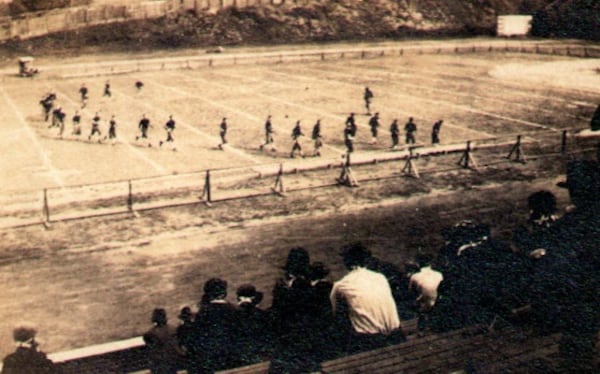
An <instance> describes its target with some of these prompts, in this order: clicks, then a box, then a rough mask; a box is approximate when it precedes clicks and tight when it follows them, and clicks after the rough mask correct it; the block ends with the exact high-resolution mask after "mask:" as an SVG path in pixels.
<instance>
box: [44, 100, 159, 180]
mask: <svg viewBox="0 0 600 374" xmlns="http://www.w3.org/2000/svg"><path fill="white" fill-rule="evenodd" d="M53 91H54V92H56V93H60V95H61V97H65V99H66V100H67V101H69V102H71V103H72V104H75V106H76V107H80V106H81V105H80V104H79V103H78V102H76V101H75V100H73V99H71V98H70V97H69V95H67V94H65V93H64V92H62V91H59V90H56V89H53ZM79 110H80V111H81V112H82V113H87V114H88V116H89V117H90V118H91V117H93V116H92V114H91V112H90V111H89V110H88V109H84V108H80V109H79ZM82 136H84V135H82ZM117 139H119V140H121V139H122V138H121V137H119V136H118V135H117ZM120 144H123V145H125V147H127V150H128V151H130V152H131V153H133V154H135V155H136V156H137V157H139V158H140V159H141V160H142V161H145V162H146V163H147V164H148V165H150V166H152V167H153V168H154V170H156V172H158V173H161V174H167V173H168V171H167V169H166V168H164V167H163V166H162V165H160V164H159V163H157V162H155V161H154V160H152V159H150V158H149V157H148V156H146V155H145V154H144V153H143V152H142V151H140V150H139V149H135V147H134V146H132V145H131V144H129V143H128V142H127V141H121V142H120Z"/></svg>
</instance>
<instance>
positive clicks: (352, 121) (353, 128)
mask: <svg viewBox="0 0 600 374" xmlns="http://www.w3.org/2000/svg"><path fill="white" fill-rule="evenodd" d="M346 126H350V131H351V135H352V137H355V136H356V130H357V127H356V120H355V119H354V113H350V115H349V116H348V118H346Z"/></svg>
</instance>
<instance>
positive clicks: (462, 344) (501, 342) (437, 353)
mask: <svg viewBox="0 0 600 374" xmlns="http://www.w3.org/2000/svg"><path fill="white" fill-rule="evenodd" d="M410 322H411V323H413V324H414V325H415V330H416V321H414V320H413V321H410ZM559 338H560V334H553V335H548V336H532V335H530V334H526V333H524V332H523V331H522V330H520V329H515V328H512V327H505V328H503V329H501V330H499V331H488V330H487V328H485V327H482V326H470V327H466V328H463V329H459V330H454V331H450V332H446V333H441V334H435V333H429V334H426V335H424V336H417V335H416V334H415V333H414V331H413V333H411V332H409V333H408V340H407V342H405V343H401V344H397V345H393V346H389V347H384V348H379V349H376V350H372V351H367V352H361V353H357V354H354V355H350V356H346V357H341V358H337V359H334V360H330V361H326V362H324V363H323V364H322V371H321V372H322V373H327V374H329V373H340V374H341V373H378V374H379V373H382V374H385V373H390V374H392V373H411V374H412V373H451V372H466V371H470V370H474V371H475V372H480V373H499V372H519V371H523V370H520V369H522V368H523V367H527V366H528V365H530V363H532V362H534V361H535V364H536V365H537V366H538V367H540V365H541V367H543V369H540V370H541V371H540V372H543V371H545V370H549V368H553V366H554V365H555V364H556V362H557V361H556V359H555V358H556V356H557V354H558V340H559ZM268 369H269V362H260V363H257V364H254V365H249V366H244V367H239V368H235V369H230V370H224V371H220V372H219V373H220V374H250V373H257V374H260V373H268Z"/></svg>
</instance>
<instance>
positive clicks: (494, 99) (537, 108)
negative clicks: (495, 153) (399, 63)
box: [341, 64, 580, 119]
mask: <svg viewBox="0 0 600 374" xmlns="http://www.w3.org/2000/svg"><path fill="white" fill-rule="evenodd" d="M353 66H357V67H359V68H360V69H363V70H367V71H369V72H371V73H373V74H379V75H380V76H383V75H386V74H387V75H394V76H398V77H411V76H419V78H420V79H421V80H428V81H432V82H434V81H437V82H445V81H444V80H443V79H439V78H432V77H428V76H425V75H423V74H418V73H416V74H408V73H399V72H395V71H385V70H381V69H377V68H374V67H373V66H368V65H365V64H361V65H353ZM341 69H352V67H349V66H342V67H341ZM381 79H383V80H385V79H384V78H383V77H382V78H381ZM395 84H396V85H402V86H407V87H415V88H419V89H425V90H428V91H433V92H436V91H437V92H442V93H445V94H450V95H455V96H462V97H466V98H471V97H473V96H472V95H469V94H465V93H462V91H458V90H456V91H452V90H448V89H443V88H438V87H432V86H423V85H419V84H415V83H407V82H406V81H402V83H400V84H399V83H395ZM459 85H460V83H459ZM460 86H461V87H463V85H460ZM478 98H479V99H481V100H489V101H492V102H498V103H502V104H509V105H513V106H519V107H523V108H526V109H530V110H535V111H539V112H545V113H549V114H552V113H555V111H554V110H551V109H546V108H541V107H540V106H539V105H537V106H535V105H530V104H523V103H521V102H513V101H509V100H504V99H500V98H497V97H491V96H482V95H478ZM566 115H567V116H568V117H571V118H575V119H580V117H579V116H576V115H573V114H570V113H567V114H566Z"/></svg>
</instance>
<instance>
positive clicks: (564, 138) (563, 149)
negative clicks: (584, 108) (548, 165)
mask: <svg viewBox="0 0 600 374" xmlns="http://www.w3.org/2000/svg"><path fill="white" fill-rule="evenodd" d="M560 153H561V154H563V155H564V154H565V153H567V130H563V132H562V136H561V141H560Z"/></svg>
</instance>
